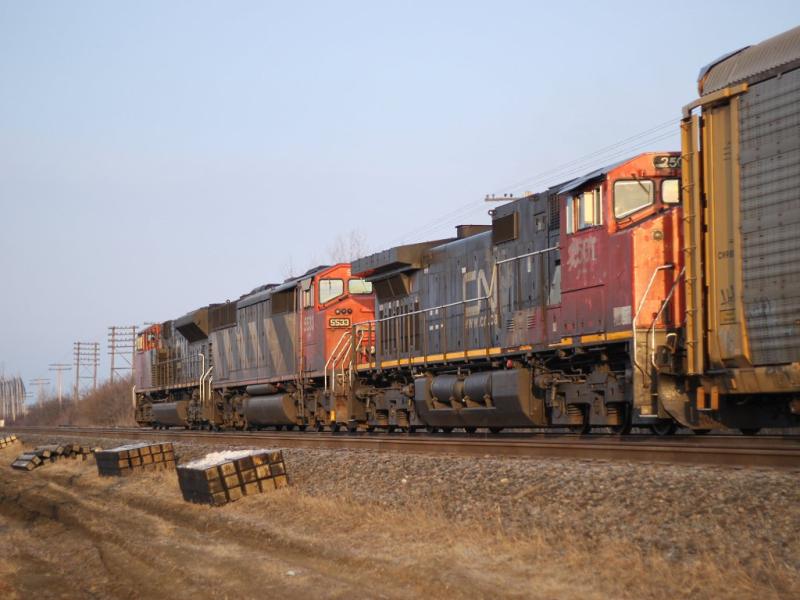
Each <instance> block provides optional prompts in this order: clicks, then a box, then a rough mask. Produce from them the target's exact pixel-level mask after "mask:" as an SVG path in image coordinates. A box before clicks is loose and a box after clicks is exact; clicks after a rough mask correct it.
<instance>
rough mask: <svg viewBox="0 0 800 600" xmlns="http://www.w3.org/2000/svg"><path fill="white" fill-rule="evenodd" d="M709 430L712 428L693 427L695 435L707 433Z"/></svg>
mask: <svg viewBox="0 0 800 600" xmlns="http://www.w3.org/2000/svg"><path fill="white" fill-rule="evenodd" d="M709 431H711V430H710V429H692V433H693V434H695V435H705V434H707V433H708V432H709Z"/></svg>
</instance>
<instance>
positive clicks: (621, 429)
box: [611, 404, 632, 435]
mask: <svg viewBox="0 0 800 600" xmlns="http://www.w3.org/2000/svg"><path fill="white" fill-rule="evenodd" d="M619 410H621V411H622V423H620V424H619V425H612V426H611V431H612V432H613V433H615V434H617V435H628V434H629V433H630V432H631V427H632V424H631V407H630V406H629V405H627V404H621V405H620V407H619Z"/></svg>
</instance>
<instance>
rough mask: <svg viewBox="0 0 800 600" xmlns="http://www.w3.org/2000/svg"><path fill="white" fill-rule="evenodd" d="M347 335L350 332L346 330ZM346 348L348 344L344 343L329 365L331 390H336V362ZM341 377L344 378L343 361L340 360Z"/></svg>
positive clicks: (343, 354)
mask: <svg viewBox="0 0 800 600" xmlns="http://www.w3.org/2000/svg"><path fill="white" fill-rule="evenodd" d="M347 334H348V337H349V336H350V332H349V331H348V332H347ZM347 350H348V345H347V344H344V345H343V346H342V347H341V348H340V349H339V352H338V353H337V354H336V358H335V359H334V360H333V364H332V365H331V392H333V391H336V363H337V362H339V360H340V359H341V358H342V357H343V356H346V353H347ZM342 379H344V362H342Z"/></svg>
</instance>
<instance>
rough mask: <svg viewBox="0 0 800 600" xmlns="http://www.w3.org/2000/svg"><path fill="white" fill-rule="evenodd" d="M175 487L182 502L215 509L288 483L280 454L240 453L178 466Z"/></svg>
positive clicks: (216, 455) (250, 451)
mask: <svg viewBox="0 0 800 600" xmlns="http://www.w3.org/2000/svg"><path fill="white" fill-rule="evenodd" d="M178 483H179V484H180V488H181V492H182V493H183V498H184V500H187V501H188V502H197V503H202V504H213V505H217V506H218V505H221V504H226V503H227V502H233V501H235V500H238V499H240V498H241V497H242V496H250V495H254V494H261V493H265V492H271V491H274V490H276V489H278V488H282V487H286V486H287V485H289V479H288V477H287V475H286V465H285V463H284V461H283V452H281V451H280V450H241V451H230V452H214V453H212V454H209V455H207V456H206V457H205V458H202V459H199V460H196V461H192V462H190V463H188V464H185V465H180V466H178Z"/></svg>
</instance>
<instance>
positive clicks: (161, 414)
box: [153, 400, 189, 427]
mask: <svg viewBox="0 0 800 600" xmlns="http://www.w3.org/2000/svg"><path fill="white" fill-rule="evenodd" d="M188 408H189V401H188V400H179V401H177V402H157V403H155V404H153V422H154V423H155V424H158V425H170V426H175V427H184V426H186V425H188V420H187V417H188Z"/></svg>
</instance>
